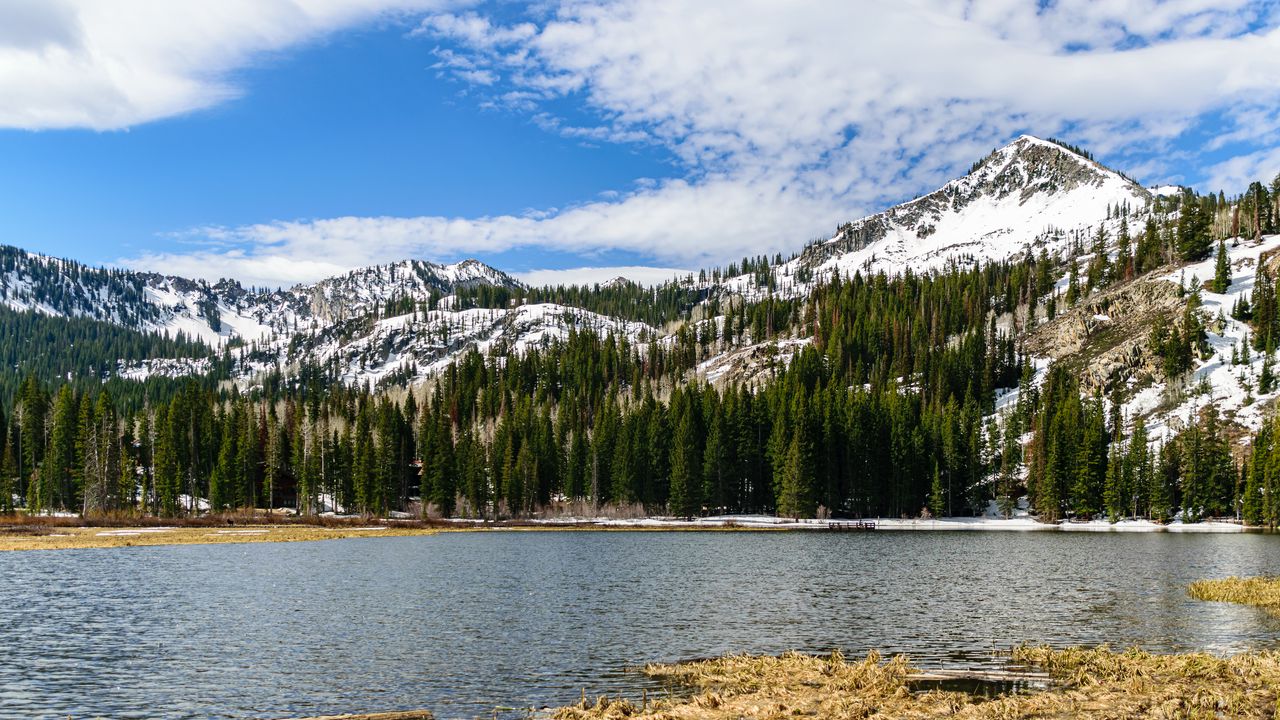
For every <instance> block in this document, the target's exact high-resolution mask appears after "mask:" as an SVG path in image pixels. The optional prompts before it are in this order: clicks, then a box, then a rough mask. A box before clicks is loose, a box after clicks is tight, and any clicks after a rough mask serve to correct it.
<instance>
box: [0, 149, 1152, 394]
mask: <svg viewBox="0 0 1280 720" xmlns="http://www.w3.org/2000/svg"><path fill="white" fill-rule="evenodd" d="M1152 199H1153V198H1152V195H1151V193H1150V192H1149V191H1148V190H1146V189H1144V188H1143V187H1141V186H1139V185H1138V184H1136V183H1134V182H1133V181H1131V180H1129V179H1128V178H1125V177H1124V176H1122V175H1121V174H1119V173H1116V172H1114V171H1112V170H1109V169H1107V168H1105V167H1103V166H1102V165H1100V164H1098V163H1096V162H1094V161H1093V160H1091V159H1089V158H1087V157H1085V156H1084V155H1082V154H1080V153H1078V152H1076V151H1074V150H1072V149H1069V148H1067V147H1064V146H1062V145H1059V144H1057V143H1055V142H1050V141H1045V140H1040V139H1037V138H1034V137H1030V136H1023V137H1020V138H1018V139H1017V140H1015V141H1014V142H1012V143H1010V144H1009V145H1007V146H1005V147H1003V148H1000V149H999V150H996V151H995V152H993V153H992V154H991V155H989V156H988V157H986V158H984V159H983V160H981V161H979V162H978V163H976V164H975V165H974V167H973V169H972V170H971V171H970V172H969V173H968V174H967V175H965V176H964V177H961V178H958V179H956V180H954V181H952V182H949V183H947V184H946V185H944V186H943V187H941V188H939V189H938V190H936V191H934V192H932V193H929V194H928V195H925V196H923V197H920V198H917V199H916V200H913V201H911V202H907V203H904V204H902V205H899V206H896V207H893V208H890V209H888V210H886V211H884V212H881V213H878V214H875V215H872V216H869V217H866V218H863V219H861V220H858V221H856V222H852V223H848V224H846V225H844V226H842V227H841V228H840V230H839V232H838V233H837V234H836V235H835V236H834V237H832V238H831V239H829V240H827V241H825V242H821V243H817V244H814V245H810V246H808V247H806V248H805V249H804V250H803V251H802V252H800V253H799V254H798V255H796V256H795V257H794V258H793V259H791V260H790V261H788V262H786V263H783V264H782V265H780V266H775V267H772V268H771V269H769V270H768V271H766V272H763V273H761V272H759V271H757V272H753V273H751V274H744V275H739V276H737V277H733V278H728V279H724V280H717V279H709V280H704V281H699V282H696V283H693V285H692V286H690V289H691V290H692V292H690V293H689V297H690V298H691V302H692V303H694V306H693V307H691V308H690V309H689V312H688V317H689V318H690V319H701V320H700V321H701V322H703V323H711V324H712V326H711V327H712V328H713V330H718V329H721V328H723V326H724V320H723V316H722V311H723V308H725V307H732V306H733V305H732V304H733V302H734V300H733V298H741V299H743V300H746V301H748V302H751V301H760V300H762V299H764V298H765V297H767V296H768V295H770V294H776V296H781V297H787V298H801V297H803V296H804V295H805V294H806V293H807V292H808V291H809V290H810V289H811V288H812V287H813V286H814V282H815V280H817V279H825V278H826V277H828V276H829V275H830V274H831V273H832V272H833V271H839V272H841V273H842V274H845V275H849V274H852V273H853V272H855V271H864V272H865V271H868V270H876V271H884V272H886V273H889V274H896V273H901V272H904V271H906V270H908V269H910V270H912V271H916V272H919V271H922V270H928V269H938V268H941V267H944V266H946V265H947V264H948V263H950V262H952V261H962V262H971V261H982V260H1004V259H1008V258H1011V257H1015V256H1021V255H1023V254H1025V253H1026V252H1027V251H1036V252H1039V251H1041V250H1044V251H1047V252H1048V253H1050V254H1054V253H1059V252H1063V251H1065V250H1067V249H1068V248H1069V247H1072V246H1075V247H1079V246H1081V245H1084V244H1087V241H1088V238H1089V237H1090V236H1091V235H1092V234H1093V233H1094V232H1096V229H1097V228H1098V227H1100V226H1103V225H1104V224H1106V223H1108V222H1112V223H1118V222H1119V220H1118V218H1119V217H1120V215H1121V214H1122V213H1123V214H1125V215H1126V216H1127V217H1130V219H1131V220H1136V219H1137V218H1138V217H1139V216H1141V215H1142V214H1144V213H1146V212H1148V208H1149V206H1150V204H1151V202H1152ZM680 282H682V283H683V282H693V281H691V280H690V281H680ZM481 288H490V289H492V290H493V292H490V293H489V294H488V295H487V296H486V299H485V300H484V301H483V302H476V291H477V289H481ZM525 290H527V288H524V286H523V285H521V284H520V283H519V282H518V281H516V280H515V279H513V278H512V277H511V276H509V275H507V274H506V273H503V272H501V271H499V270H496V269H494V268H492V267H489V266H487V265H485V264H483V263H480V262H478V261H475V260H467V261H463V262H460V263H456V264H453V265H440V264H435V263H430V262H426V261H421V260H405V261H401V262H397V263H391V264H386V265H378V266H372V267H366V268H360V269H357V270H353V271H351V272H349V273H346V274H343V275H340V276H336V277H333V278H328V279H325V280H322V281H319V282H316V283H311V284H304V285H298V286H296V287H293V288H290V289H287V290H271V291H259V290H250V289H245V288H244V287H242V286H241V285H240V284H239V283H236V282H234V281H230V280H223V281H220V282H218V283H213V284H210V283H207V282H205V281H201V280H188V279H185V278H180V277H172V276H164V275H160V274H155V273H139V272H129V271H122V270H102V269H95V268H89V267H86V266H84V265H81V264H79V263H75V262H72V261H66V260H56V259H53V258H47V257H43V256H39V255H35V254H31V253H26V252H24V251H21V250H18V249H16V248H0V300H2V301H3V302H4V303H5V304H6V305H8V306H9V307H12V308H14V309H17V310H27V309H31V310H36V311H38V312H41V313H45V314H48V315H54V316H59V315H60V316H68V317H86V318H91V319H95V320H102V321H107V322H111V323H115V324H118V325H121V326H124V327H128V328H131V329H135V330H140V331H153V332H158V333H166V334H169V335H170V336H177V335H178V334H179V333H181V334H182V335H183V336H184V337H186V338H190V339H196V340H199V341H202V342H204V343H206V344H207V345H209V346H210V347H212V348H216V349H222V350H232V351H234V353H233V354H234V359H235V360H237V363H238V364H237V367H236V370H235V373H236V374H237V376H238V377H239V378H240V379H241V380H242V381H245V382H252V380H253V378H255V377H256V376H258V375H260V374H261V373H263V372H269V371H275V370H279V371H280V372H284V373H287V372H289V371H290V369H291V368H296V367H298V366H301V365H312V366H321V367H326V368H328V369H329V371H330V374H331V375H332V376H333V377H336V378H340V379H342V380H343V381H345V382H349V383H360V384H366V383H368V382H379V381H394V382H403V381H411V380H413V379H417V378H421V377H424V376H426V375H429V374H430V373H431V372H433V371H434V370H436V369H439V368H441V367H443V366H445V365H447V364H448V362H449V361H450V360H451V359H452V358H455V357H457V356H458V355H459V354H460V353H462V352H465V351H467V350H469V349H473V348H474V349H479V350H482V351H483V350H490V349H492V350H495V351H496V350H501V351H503V352H505V351H508V350H513V351H517V352H519V351H521V350H523V349H524V348H527V347H531V346H533V345H536V344H538V343H541V342H545V341H547V340H549V339H553V338H563V337H565V336H566V335H567V333H568V332H569V330H570V329H572V328H592V329H595V330H597V331H599V332H602V333H616V334H619V335H622V336H625V337H627V338H628V339H629V340H630V341H631V342H633V343H637V344H643V343H646V342H652V341H662V342H672V341H673V338H674V333H675V332H676V330H677V329H678V325H679V323H676V324H675V325H673V326H672V327H667V328H663V329H661V330H660V329H659V328H656V327H651V326H648V325H645V324H643V323H637V322H634V321H629V320H625V319H622V318H614V317H609V316H608V315H602V314H599V313H597V312H589V311H587V310H586V309H583V308H575V307H568V306H565V305H561V304H554V303H540V304H527V305H524V306H523V307H511V306H509V303H508V298H510V297H512V296H514V295H518V294H521V293H522V292H523V291H525ZM459 294H463V295H464V296H465V298H463V297H460V295H459ZM722 302H725V303H726V304H725V305H724V306H722V305H721V303H722ZM478 305H479V306H484V305H487V306H488V307H478ZM699 305H701V307H698V306H699ZM717 315H721V317H720V318H719V319H717V317H716V316H717ZM797 340H800V339H799V338H797ZM759 342H761V339H755V340H751V339H750V338H748V340H747V344H746V349H747V350H748V351H750V348H751V345H752V343H757V344H758V343H759ZM737 352H738V356H736V357H734V358H730V357H729V355H731V354H732V353H731V352H728V351H726V358H725V361H724V362H717V361H716V360H715V359H714V358H713V359H712V360H711V361H708V362H705V363H703V364H702V365H703V367H704V370H705V373H706V374H707V375H711V376H714V377H716V378H718V379H719V378H723V379H733V378H734V377H735V376H736V375H737V374H740V373H736V372H731V371H727V370H726V369H725V368H731V367H739V368H741V367H745V366H748V365H753V363H750V362H746V361H744V360H743V357H754V356H758V355H759V353H755V352H748V353H747V355H745V356H743V354H742V348H741V347H740V348H738V349H737ZM770 357H771V355H770ZM755 364H757V365H758V363H755ZM767 365H768V364H766V365H762V366H761V367H765V366H767Z"/></svg>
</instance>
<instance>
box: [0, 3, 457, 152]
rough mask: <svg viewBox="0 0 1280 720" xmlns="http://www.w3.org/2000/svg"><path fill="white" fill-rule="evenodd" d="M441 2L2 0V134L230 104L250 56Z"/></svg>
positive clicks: (131, 120)
mask: <svg viewBox="0 0 1280 720" xmlns="http://www.w3.org/2000/svg"><path fill="white" fill-rule="evenodd" d="M457 4H458V3H456V2H446V1H445V0H216V2H208V1H206V0H164V1H163V2H155V1H154V0H109V1H105V2H104V1H103V0H5V1H4V2H2V3H0V97H3V98H4V100H3V102H0V127H2V128H22V129H33V130H36V129H49V128H69V127H84V128H91V129H94V130H113V129H119V128H125V127H129V126H131V125H136V124H138V123H143V122H147V121H151V120H156V119H159V118H165V117H170V116H173V115H178V114H182V113H186V112H191V111H193V110H199V109H202V108H207V107H211V106H213V105H217V104H218V103H221V102H224V101H226V100H227V99H229V98H233V97H236V96H237V95H238V93H239V89H238V88H237V87H236V85H235V84H234V83H233V82H232V81H231V80H230V79H229V77H228V73H229V72H230V71H233V70H235V69H237V68H240V67H242V66H244V65H245V64H247V63H249V62H251V61H252V60H253V59H254V58H255V57H256V56H257V55H259V54H261V53H264V52H271V51H276V50H280V49H283V48H288V47H290V46H293V45H296V44H298V43H301V42H306V41H308V40H313V39H315V38H318V37H321V36H323V35H325V34H327V33H331V32H333V31H336V30H339V29H341V28H344V27H348V26H351V25H353V24H357V23H362V22H369V21H373V20H375V19H377V18H379V17H388V16H390V15H393V14H397V13H404V12H410V11H413V12H422V11H428V10H439V9H443V8H447V7H450V6H453V5H457Z"/></svg>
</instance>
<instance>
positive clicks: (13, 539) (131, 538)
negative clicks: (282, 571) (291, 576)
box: [0, 525, 439, 551]
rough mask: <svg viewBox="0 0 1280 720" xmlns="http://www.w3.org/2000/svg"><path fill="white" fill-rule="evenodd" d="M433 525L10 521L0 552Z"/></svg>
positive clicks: (294, 538)
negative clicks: (46, 523)
mask: <svg viewBox="0 0 1280 720" xmlns="http://www.w3.org/2000/svg"><path fill="white" fill-rule="evenodd" d="M436 532H439V530H438V529H435V528H423V527H398V526H391V527H386V526H375V525H367V526H362V527H361V526H352V525H341V526H316V525H221V526H216V525H209V526H202V527H154V526H152V527H65V526H52V527H51V526H42V525H15V526H9V527H6V528H0V551H4V550H67V549H73V548H104V547H131V546H137V545H200V544H209V543H246V542H298V541H304V540H336V539H338V538H348V537H387V536H404V535H431V534H434V533H436Z"/></svg>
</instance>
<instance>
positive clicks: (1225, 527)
mask: <svg viewBox="0 0 1280 720" xmlns="http://www.w3.org/2000/svg"><path fill="white" fill-rule="evenodd" d="M533 522H534V523H536V524H538V525H547V526H553V527H554V526H561V525H563V526H575V527H576V526H582V525H591V526H599V527H616V528H627V527H634V528H669V529H673V530H682V529H696V528H724V527H740V528H747V529H761V530H766V529H769V530H828V529H829V528H830V526H831V524H832V523H842V522H843V523H847V522H854V521H851V520H816V519H812V518H780V517H774V516H772V515H715V516H711V517H703V518H674V517H644V518H629V519H617V518H606V517H569V518H554V519H544V520H534V521H533ZM860 522H869V523H874V524H875V529H876V531H880V530H889V531H912V530H919V531H1020V532H1171V533H1188V532H1200V533H1238V532H1244V529H1245V528H1244V527H1243V526H1242V525H1239V524H1236V523H1229V522H1201V523H1193V524H1183V523H1181V522H1179V521H1174V522H1172V523H1170V524H1168V525H1161V524H1159V523H1154V522H1150V521H1147V520H1121V521H1120V522H1117V523H1109V522H1107V521H1105V520H1093V521H1089V522H1072V521H1063V522H1060V523H1042V522H1040V521H1038V520H1036V519H1034V518H1031V517H1027V516H1023V517H1012V518H1004V517H945V518H935V519H924V518H867V519H864V520H862V521H860Z"/></svg>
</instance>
